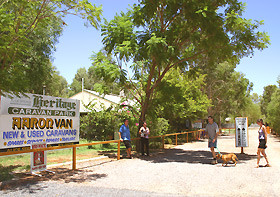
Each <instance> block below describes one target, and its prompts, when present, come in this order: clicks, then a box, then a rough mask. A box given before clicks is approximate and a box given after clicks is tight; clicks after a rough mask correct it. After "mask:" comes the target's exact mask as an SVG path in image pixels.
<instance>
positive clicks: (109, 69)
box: [69, 51, 123, 96]
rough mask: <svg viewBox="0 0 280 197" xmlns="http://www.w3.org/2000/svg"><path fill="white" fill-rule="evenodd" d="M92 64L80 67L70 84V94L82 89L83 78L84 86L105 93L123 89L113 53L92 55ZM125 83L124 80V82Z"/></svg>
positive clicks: (117, 92) (118, 91) (117, 91)
mask: <svg viewBox="0 0 280 197" xmlns="http://www.w3.org/2000/svg"><path fill="white" fill-rule="evenodd" d="M91 59H92V61H93V63H92V66H90V67H89V68H88V70H86V69H85V68H79V69H78V70H77V73H76V75H75V78H74V79H73V82H72V84H71V85H70V93H69V96H72V95H74V94H77V93H79V92H81V91H82V78H83V79H84V88H85V89H88V90H93V91H96V92H99V93H100V94H101V95H103V94H119V93H120V91H121V80H123V79H122V78H121V77H120V76H121V74H120V73H119V70H118V68H117V67H116V64H115V62H114V60H113V59H112V57H111V55H109V54H105V52H102V51H100V52H98V53H96V54H94V55H93V56H92V57H91ZM122 84H123V82H122Z"/></svg>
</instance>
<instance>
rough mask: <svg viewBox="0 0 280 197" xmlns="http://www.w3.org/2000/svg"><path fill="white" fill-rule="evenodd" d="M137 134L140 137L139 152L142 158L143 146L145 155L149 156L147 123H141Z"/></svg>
mask: <svg viewBox="0 0 280 197" xmlns="http://www.w3.org/2000/svg"><path fill="white" fill-rule="evenodd" d="M139 134H140V136H141V152H142V156H144V146H145V147H146V154H147V156H149V155H150V152H149V134H150V130H149V128H148V127H147V123H146V122H144V123H143V127H141V128H140V130H139Z"/></svg>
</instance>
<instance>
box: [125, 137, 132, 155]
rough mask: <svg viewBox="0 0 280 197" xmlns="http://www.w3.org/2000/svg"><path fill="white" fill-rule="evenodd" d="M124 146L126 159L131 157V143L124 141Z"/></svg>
mask: <svg viewBox="0 0 280 197" xmlns="http://www.w3.org/2000/svg"><path fill="white" fill-rule="evenodd" d="M124 145H125V147H126V153H127V157H128V158H130V157H131V142H130V141H129V140H125V141H124Z"/></svg>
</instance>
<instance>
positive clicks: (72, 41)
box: [53, 0, 280, 94]
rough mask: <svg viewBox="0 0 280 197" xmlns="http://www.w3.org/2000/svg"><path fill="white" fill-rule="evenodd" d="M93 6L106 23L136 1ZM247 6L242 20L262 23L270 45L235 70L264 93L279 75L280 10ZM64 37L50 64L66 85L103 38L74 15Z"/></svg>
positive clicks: (275, 2)
mask: <svg viewBox="0 0 280 197" xmlns="http://www.w3.org/2000/svg"><path fill="white" fill-rule="evenodd" d="M91 2H92V3H95V4H96V5H101V4H102V5H103V17H104V18H106V19H107V20H111V19H113V17H114V16H115V14H116V13H119V12H121V11H126V9H127V8H129V6H128V5H129V4H130V5H132V4H133V3H135V2H137V0H95V1H93V0H91ZM243 2H246V3H247V9H246V12H245V14H244V17H246V18H250V19H254V20H264V25H263V26H262V27H261V30H262V31H266V32H268V34H269V36H270V39H271V45H270V46H269V47H268V48H267V49H265V50H263V51H256V52H255V54H254V56H253V57H252V58H243V59H242V60H241V63H240V64H239V65H238V66H237V68H236V70H237V71H240V72H242V73H244V74H245V76H246V78H248V79H249V80H250V81H251V82H253V84H254V89H253V92H256V93H258V94H262V93H263V87H264V86H267V85H270V84H277V82H276V81H277V77H278V76H279V75H280V69H279V67H280V63H279V60H278V56H280V39H279V35H280V32H279V30H280V22H279V19H280V12H279V11H278V9H279V7H280V1H279V0H269V1H264V0H243ZM65 22H66V23H67V26H66V28H65V29H64V31H63V35H62V36H61V37H60V39H59V43H58V44H57V45H56V52H55V53H54V60H53V65H54V66H56V67H57V69H58V71H59V72H60V74H61V75H62V76H63V77H65V78H66V80H67V81H68V83H69V84H71V83H72V80H73V78H74V76H75V74H76V72H77V69H78V68H81V67H85V68H88V67H90V65H91V61H90V59H89V58H90V56H91V55H92V54H93V52H98V51H99V50H100V49H101V48H102V42H101V41H102V37H101V36H100V31H99V30H96V29H94V28H92V27H85V26H84V25H83V23H84V21H83V20H82V19H80V18H78V17H75V16H68V17H67V18H66V19H65Z"/></svg>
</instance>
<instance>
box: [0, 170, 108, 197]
mask: <svg viewBox="0 0 280 197" xmlns="http://www.w3.org/2000/svg"><path fill="white" fill-rule="evenodd" d="M52 171H53V172H54V173H50V172H41V175H42V177H39V176H35V175H31V174H26V173H16V174H14V176H15V177H16V178H15V179H13V180H11V181H5V182H2V184H1V186H0V190H29V193H35V192H36V191H39V190H43V189H44V187H42V186H40V185H38V183H39V182H41V181H50V180H52V181H62V182H64V183H70V182H74V183H82V182H85V181H87V182H88V181H95V180H97V179H100V178H104V177H107V175H106V174H97V173H90V172H92V171H87V170H75V171H73V170H69V169H68V168H55V169H52Z"/></svg>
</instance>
